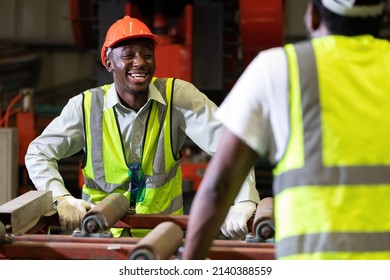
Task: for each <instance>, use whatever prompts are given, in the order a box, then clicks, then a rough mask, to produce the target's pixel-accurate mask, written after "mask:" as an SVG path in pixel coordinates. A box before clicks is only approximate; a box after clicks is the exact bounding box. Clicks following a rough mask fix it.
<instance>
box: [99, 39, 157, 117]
mask: <svg viewBox="0 0 390 280" xmlns="http://www.w3.org/2000/svg"><path fill="white" fill-rule="evenodd" d="M105 64H106V69H107V71H108V72H111V73H112V75H113V78H114V82H115V89H116V92H117V94H118V96H119V98H120V100H121V103H122V104H123V105H124V106H126V107H127V108H131V109H133V110H134V111H138V110H139V109H140V108H141V107H142V106H144V105H145V103H146V102H147V98H148V87H149V84H150V82H151V81H152V78H153V76H154V73H155V72H156V61H155V54H154V42H153V41H152V40H151V39H148V38H137V39H130V40H126V41H124V42H121V43H119V44H118V45H116V46H115V47H114V48H113V50H112V51H111V52H110V54H109V55H108V57H107V58H106V61H105Z"/></svg>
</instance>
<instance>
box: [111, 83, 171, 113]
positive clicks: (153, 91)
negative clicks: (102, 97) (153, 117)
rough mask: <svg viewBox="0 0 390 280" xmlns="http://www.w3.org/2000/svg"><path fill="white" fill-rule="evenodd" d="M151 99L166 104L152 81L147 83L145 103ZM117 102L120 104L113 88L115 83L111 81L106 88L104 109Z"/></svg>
mask: <svg viewBox="0 0 390 280" xmlns="http://www.w3.org/2000/svg"><path fill="white" fill-rule="evenodd" d="M151 99H152V100H156V101H157V102H159V103H162V104H164V105H166V102H165V101H164V98H163V97H162V95H161V93H160V91H159V90H158V89H157V88H156V86H155V85H154V84H153V83H150V84H149V89H148V102H147V103H149V100H151ZM117 104H120V99H119V96H118V94H117V93H116V90H115V83H112V84H111V85H110V86H109V89H108V93H107V98H106V102H105V103H104V110H107V109H109V108H111V107H114V106H115V105H117Z"/></svg>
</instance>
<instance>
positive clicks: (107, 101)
mask: <svg viewBox="0 0 390 280" xmlns="http://www.w3.org/2000/svg"><path fill="white" fill-rule="evenodd" d="M157 43H158V37H157V36H156V35H154V34H152V33H151V32H150V30H149V28H148V27H147V26H146V25H145V24H144V23H143V22H141V21H139V20H137V19H135V18H131V17H129V16H125V17H124V18H122V19H120V20H118V21H116V22H115V23H114V24H113V25H112V26H111V27H110V28H109V30H108V32H107V35H106V39H105V42H104V44H103V47H102V50H101V61H102V63H103V65H104V66H105V68H106V69H107V71H108V72H110V73H112V76H113V80H114V82H113V83H112V84H107V85H103V86H100V87H96V88H93V89H89V90H86V91H85V92H83V93H82V94H79V95H77V96H75V97H73V98H71V99H70V100H69V102H68V104H67V105H66V106H65V107H64V109H63V111H62V112H61V114H60V116H58V117H57V118H55V119H54V120H53V121H52V122H51V123H50V124H49V125H48V126H47V128H46V129H45V130H44V131H43V132H42V134H41V135H40V136H38V137H37V138H36V139H35V140H34V141H33V142H32V143H31V144H30V146H29V149H28V152H27V154H26V157H25V158H26V166H27V168H28V172H29V176H30V178H31V180H32V181H33V183H34V184H35V187H36V188H37V189H39V190H51V191H52V192H53V197H54V201H55V203H54V204H55V205H56V209H57V210H58V214H59V218H60V222H61V225H62V227H63V229H74V228H77V227H80V223H81V221H82V218H83V216H84V214H85V213H86V211H88V210H89V209H90V208H91V207H92V206H93V205H94V204H96V203H99V202H100V201H101V200H102V199H104V198H105V197H106V196H107V195H108V194H110V193H113V192H118V193H122V194H123V195H124V196H126V198H127V199H128V201H129V207H131V208H134V209H135V211H136V213H141V214H182V213H183V198H182V175H181V167H180V150H181V148H182V146H183V144H184V142H185V140H186V138H187V137H189V138H191V140H193V142H194V143H196V144H197V145H198V146H199V147H200V148H201V149H202V150H204V151H205V152H207V153H208V154H210V155H213V154H214V152H215V151H216V148H217V144H218V142H219V138H220V135H221V123H220V122H219V121H217V120H216V119H215V118H214V112H215V111H216V109H217V106H216V105H215V104H214V103H213V102H212V101H210V100H209V99H208V98H207V97H206V96H205V95H204V94H203V93H202V92H200V91H199V90H198V89H197V88H196V87H195V86H194V85H192V84H190V83H188V82H186V81H183V80H180V79H174V78H157V77H154V73H155V70H156V64H155V52H154V51H155V46H156V45H157ZM79 151H83V154H84V160H83V164H82V171H83V175H84V186H83V189H82V199H79V198H76V197H73V196H71V195H70V193H69V191H68V190H67V189H66V187H65V185H64V182H63V179H62V178H61V175H60V173H59V172H58V168H57V161H58V160H60V159H61V158H65V157H69V156H71V155H73V154H75V153H78V152H79ZM242 186H243V187H242V190H241V192H240V193H239V195H238V196H237V197H236V199H235V203H234V204H233V205H232V206H231V210H230V213H229V215H227V217H226V220H225V223H224V225H223V226H222V227H221V231H222V233H223V234H224V235H225V236H226V237H228V238H234V239H237V238H243V237H245V235H246V233H247V231H248V229H247V221H248V220H249V219H250V218H251V217H252V216H253V214H254V212H255V210H256V205H257V203H258V202H259V194H258V191H257V189H256V187H255V180H254V172H253V170H251V171H250V172H249V174H248V176H247V179H246V181H245V182H244V184H243V185H242ZM210 195H213V194H210ZM130 233H131V234H132V235H133V236H142V235H143V233H140V232H135V231H133V230H132V231H131V232H130ZM121 234H122V236H123V234H124V233H123V232H122V233H121ZM117 235H120V234H117Z"/></svg>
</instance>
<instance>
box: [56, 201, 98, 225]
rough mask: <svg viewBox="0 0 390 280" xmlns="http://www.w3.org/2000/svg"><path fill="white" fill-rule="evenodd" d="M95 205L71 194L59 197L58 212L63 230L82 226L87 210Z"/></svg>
mask: <svg viewBox="0 0 390 280" xmlns="http://www.w3.org/2000/svg"><path fill="white" fill-rule="evenodd" d="M93 206H94V205H93V204H91V203H89V202H87V201H85V200H82V199H77V198H75V197H73V196H71V195H69V196H61V197H59V198H58V199H57V212H58V217H59V220H60V224H61V229H62V230H74V229H76V228H81V221H82V220H83V218H84V216H85V214H86V213H87V211H89V210H90V209H91V208H92V207H93Z"/></svg>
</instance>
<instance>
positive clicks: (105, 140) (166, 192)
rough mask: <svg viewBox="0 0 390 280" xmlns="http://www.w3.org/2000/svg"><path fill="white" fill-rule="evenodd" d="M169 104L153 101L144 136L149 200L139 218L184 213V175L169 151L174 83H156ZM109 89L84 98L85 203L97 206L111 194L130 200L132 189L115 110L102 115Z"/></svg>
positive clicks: (140, 205) (139, 209)
mask: <svg viewBox="0 0 390 280" xmlns="http://www.w3.org/2000/svg"><path fill="white" fill-rule="evenodd" d="M154 83H155V86H156V87H157V88H158V90H159V91H160V92H161V95H162V97H163V98H164V100H165V102H166V104H167V105H163V104H160V103H158V102H156V101H153V102H152V104H151V109H150V112H149V116H148V121H147V129H146V132H145V133H146V135H145V137H144V145H143V155H142V162H141V163H142V169H143V173H144V175H145V176H146V192H145V199H144V201H142V202H139V203H137V205H136V211H137V213H145V214H151V213H154V214H182V212H183V199H182V178H181V177H182V175H181V168H180V161H179V157H178V156H176V155H174V154H173V149H172V147H171V137H172V135H171V102H172V100H171V98H172V94H173V85H174V79H154ZM108 89H109V86H104V87H101V88H96V89H93V90H89V91H87V92H85V93H84V118H85V128H86V132H85V134H86V147H87V148H86V151H87V152H86V162H85V166H84V168H83V173H84V180H85V185H84V187H83V198H84V199H86V200H89V201H92V202H94V203H98V202H99V201H101V200H102V199H103V198H104V197H105V196H107V195H108V193H112V192H120V193H123V194H124V195H125V196H126V197H127V198H128V199H130V197H129V191H130V189H131V186H130V180H129V175H128V167H127V163H126V159H125V153H124V148H123V143H122V140H121V134H120V129H119V125H118V123H117V120H116V116H115V111H114V108H110V109H107V110H105V111H103V107H104V101H105V98H106V95H107V92H108Z"/></svg>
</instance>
